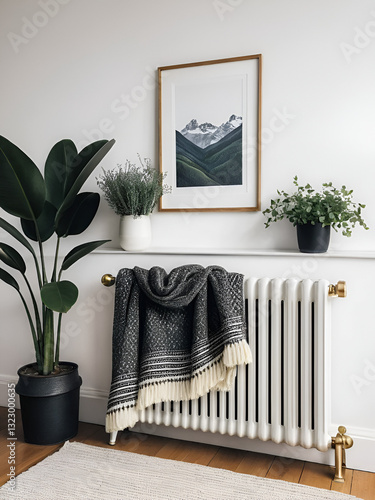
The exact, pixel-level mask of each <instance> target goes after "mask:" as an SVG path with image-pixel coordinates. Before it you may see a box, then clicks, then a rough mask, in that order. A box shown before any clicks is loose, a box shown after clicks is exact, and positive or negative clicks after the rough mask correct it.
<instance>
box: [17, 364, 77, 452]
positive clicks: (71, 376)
mask: <svg viewBox="0 0 375 500" xmlns="http://www.w3.org/2000/svg"><path fill="white" fill-rule="evenodd" d="M60 366H61V368H62V371H61V373H59V374H56V375H37V374H35V371H33V368H34V367H35V364H29V365H25V366H23V367H21V368H20V369H19V370H18V372H17V373H18V376H19V380H18V383H17V385H16V392H17V394H19V396H20V402H21V415H22V425H23V432H24V439H25V442H26V443H32V444H43V445H49V444H57V443H62V442H64V441H66V440H68V439H70V438H72V437H74V436H75V435H76V434H77V432H78V410H79V388H80V386H81V384H82V379H81V377H80V376H79V375H78V366H77V365H76V364H75V363H69V362H64V361H62V362H60ZM69 367H70V369H69Z"/></svg>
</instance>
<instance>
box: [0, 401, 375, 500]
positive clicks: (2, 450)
mask: <svg viewBox="0 0 375 500" xmlns="http://www.w3.org/2000/svg"><path fill="white" fill-rule="evenodd" d="M6 417H7V409H6V408H3V407H0V436H1V441H0V485H2V484H4V483H5V482H6V481H7V479H8V477H7V474H8V473H9V465H8V451H9V449H8V448H7V443H8V441H7V437H8V436H7V418H6ZM16 418H17V424H16V427H17V442H16V473H17V474H20V473H21V472H24V471H25V470H27V469H28V468H29V467H30V466H32V465H35V464H36V463H38V462H40V461H41V460H43V459H44V458H45V457H46V456H48V455H50V454H51V453H53V452H54V451H56V450H58V449H59V447H60V446H61V445H54V446H39V445H31V444H26V443H24V442H23V440H22V439H23V436H22V423H21V418H20V415H19V413H17V417H16ZM72 441H80V442H82V443H86V444H89V445H94V446H101V447H104V448H112V447H110V446H109V445H108V435H107V434H106V433H105V431H104V427H102V426H99V425H94V424H87V423H80V426H79V432H78V435H77V436H76V438H74V439H73V440H72ZM115 448H116V449H118V450H126V451H130V452H134V453H142V454H144V455H149V456H155V457H160V458H167V459H173V460H180V461H182V462H191V463H197V464H201V465H206V466H208V467H217V468H222V469H228V470H231V471H235V472H241V473H244V474H252V475H255V476H261V477H268V478H272V479H282V480H284V481H291V482H293V483H300V484H305V485H309V486H315V487H317V488H325V489H327V490H330V489H331V490H335V491H341V492H342V493H348V494H352V495H355V496H356V497H358V498H361V499H363V500H375V473H369V472H363V471H357V470H351V469H348V470H347V471H346V480H345V483H344V484H338V483H334V482H332V477H333V468H331V467H329V466H327V465H319V464H313V463H310V462H302V461H299V460H294V459H287V458H280V457H275V456H271V455H263V454H260V453H253V452H247V451H241V450H233V449H229V448H222V447H219V446H211V445H205V444H201V443H191V442H188V441H179V440H175V439H167V438H161V437H157V436H150V435H146V434H137V433H133V432H122V433H119V435H118V438H117V443H116V447H115ZM25 500H26V499H25ZM56 500H58V498H56ZM234 500H235V499H234Z"/></svg>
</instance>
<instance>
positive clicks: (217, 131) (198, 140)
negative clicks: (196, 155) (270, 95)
mask: <svg viewBox="0 0 375 500" xmlns="http://www.w3.org/2000/svg"><path fill="white" fill-rule="evenodd" d="M240 125H242V117H241V116H236V115H231V116H230V118H229V120H228V121H227V122H225V123H222V124H221V125H220V126H216V125H213V124H212V123H208V122H205V123H201V124H199V123H198V122H197V120H196V119H195V118H193V119H192V120H190V122H189V123H188V124H187V125H186V126H185V127H184V128H183V129H182V130H181V134H182V135H183V136H184V137H185V139H187V140H189V141H190V142H192V143H193V144H195V145H196V146H198V147H200V148H202V149H205V148H206V147H207V146H210V145H211V144H215V143H216V142H219V141H220V139H222V138H223V137H225V136H226V135H228V134H229V133H230V132H232V131H233V130H234V129H236V128H237V127H239V126H240Z"/></svg>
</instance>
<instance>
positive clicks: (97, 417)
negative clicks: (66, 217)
mask: <svg viewBox="0 0 375 500" xmlns="http://www.w3.org/2000/svg"><path fill="white" fill-rule="evenodd" d="M16 382H17V378H15V377H10V376H7V375H2V374H0V406H5V407H6V406H7V404H8V399H7V391H8V384H11V383H16ZM107 400H108V391H102V390H97V389H93V388H90V387H85V386H83V387H81V398H80V412H79V416H80V420H81V421H82V422H88V423H92V424H98V425H104V423H105V414H106V408H107ZM16 406H17V408H19V402H18V397H17V401H16ZM330 427H332V429H337V426H336V425H332V426H330ZM133 430H134V431H135V432H139V433H144V434H154V435H156V436H164V437H169V438H172V439H182V440H185V441H196V442H201V443H207V444H212V445H216V446H224V447H227V448H236V449H240V450H248V451H254V452H257V453H265V454H268V455H277V456H280V457H284V458H285V463H288V462H290V460H304V461H307V462H315V463H322V464H328V465H333V464H334V452H333V450H328V451H327V452H320V451H318V450H315V449H310V450H306V449H304V448H302V447H300V446H289V445H287V444H275V443H273V442H272V441H266V442H263V441H260V440H258V439H248V438H240V437H238V436H228V435H222V434H219V433H211V432H203V431H194V430H192V429H183V428H175V427H172V426H170V427H165V426H164V425H155V424H141V423H140V424H137V425H136V426H135V427H134V429H133ZM333 434H335V432H334V431H333V432H332V435H333ZM348 434H349V435H350V436H351V437H352V438H353V440H354V446H353V448H350V449H349V450H347V454H346V458H347V467H348V468H350V469H358V470H364V471H369V472H375V436H374V431H373V430H371V429H363V428H350V429H348ZM281 463H282V462H281Z"/></svg>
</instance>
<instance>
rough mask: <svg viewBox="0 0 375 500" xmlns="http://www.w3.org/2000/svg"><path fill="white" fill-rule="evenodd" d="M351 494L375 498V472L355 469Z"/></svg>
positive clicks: (367, 498)
mask: <svg viewBox="0 0 375 500" xmlns="http://www.w3.org/2000/svg"><path fill="white" fill-rule="evenodd" d="M351 494H352V495H355V496H356V497H358V498H362V499H363V500H375V473H373V472H364V471H362V470H355V471H353V481H352V491H351Z"/></svg>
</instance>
